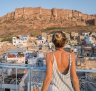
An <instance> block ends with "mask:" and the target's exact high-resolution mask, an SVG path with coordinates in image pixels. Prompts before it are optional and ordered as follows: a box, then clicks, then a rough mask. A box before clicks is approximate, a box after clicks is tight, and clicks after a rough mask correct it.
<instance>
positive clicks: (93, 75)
mask: <svg viewBox="0 0 96 91" xmlns="http://www.w3.org/2000/svg"><path fill="white" fill-rule="evenodd" d="M45 72H46V67H45V66H42V67H35V66H32V65H29V64H27V65H25V64H22V65H20V64H7V63H0V91H41V87H42V84H43V80H44V77H45ZM77 74H78V77H79V80H80V89H81V91H94V89H95V88H96V69H91V70H90V69H89V70H84V69H77Z"/></svg>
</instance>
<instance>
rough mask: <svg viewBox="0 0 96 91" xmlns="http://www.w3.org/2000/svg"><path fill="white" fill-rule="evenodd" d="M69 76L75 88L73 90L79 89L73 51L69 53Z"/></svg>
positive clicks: (78, 90) (77, 90)
mask: <svg viewBox="0 0 96 91" xmlns="http://www.w3.org/2000/svg"><path fill="white" fill-rule="evenodd" d="M71 61H72V64H71V77H72V83H73V86H74V88H75V91H80V86H79V80H78V77H77V73H76V55H75V54H74V53H72V54H71Z"/></svg>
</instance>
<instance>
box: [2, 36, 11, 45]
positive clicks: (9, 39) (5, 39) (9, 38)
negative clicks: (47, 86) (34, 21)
mask: <svg viewBox="0 0 96 91" xmlns="http://www.w3.org/2000/svg"><path fill="white" fill-rule="evenodd" d="M4 41H9V42H10V43H12V37H11V36H10V37H4V38H3V39H2V40H1V42H4Z"/></svg>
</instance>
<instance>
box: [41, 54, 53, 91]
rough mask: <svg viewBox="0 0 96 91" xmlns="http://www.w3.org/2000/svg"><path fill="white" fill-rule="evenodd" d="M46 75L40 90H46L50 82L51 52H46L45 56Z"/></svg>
mask: <svg viewBox="0 0 96 91" xmlns="http://www.w3.org/2000/svg"><path fill="white" fill-rule="evenodd" d="M46 67H47V69H46V76H45V80H44V82H43V86H42V90H41V91H47V90H48V86H49V84H50V82H51V79H52V58H51V53H48V54H47V56H46Z"/></svg>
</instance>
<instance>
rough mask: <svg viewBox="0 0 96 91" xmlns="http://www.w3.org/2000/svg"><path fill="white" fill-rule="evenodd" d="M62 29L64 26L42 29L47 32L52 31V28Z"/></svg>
mask: <svg viewBox="0 0 96 91" xmlns="http://www.w3.org/2000/svg"><path fill="white" fill-rule="evenodd" d="M62 29H64V27H49V28H46V29H44V30H42V31H45V32H47V31H50V30H62Z"/></svg>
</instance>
